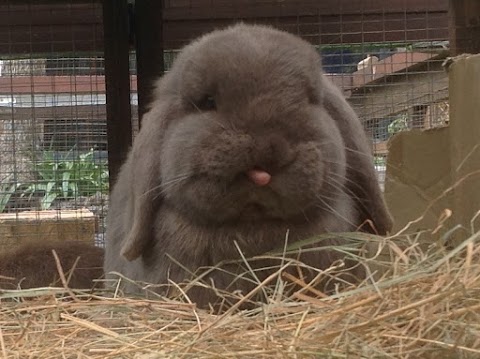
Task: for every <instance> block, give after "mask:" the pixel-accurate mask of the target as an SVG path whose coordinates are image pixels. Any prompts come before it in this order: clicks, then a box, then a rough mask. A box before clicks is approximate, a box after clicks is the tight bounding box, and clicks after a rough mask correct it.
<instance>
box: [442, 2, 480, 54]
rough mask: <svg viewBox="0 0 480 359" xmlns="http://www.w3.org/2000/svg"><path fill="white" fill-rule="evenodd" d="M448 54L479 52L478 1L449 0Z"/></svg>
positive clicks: (479, 16) (479, 7) (479, 25)
mask: <svg viewBox="0 0 480 359" xmlns="http://www.w3.org/2000/svg"><path fill="white" fill-rule="evenodd" d="M449 32H450V35H449V36H450V55H451V56H456V55H460V54H463V53H470V54H477V53H480V1H479V0H450V7H449Z"/></svg>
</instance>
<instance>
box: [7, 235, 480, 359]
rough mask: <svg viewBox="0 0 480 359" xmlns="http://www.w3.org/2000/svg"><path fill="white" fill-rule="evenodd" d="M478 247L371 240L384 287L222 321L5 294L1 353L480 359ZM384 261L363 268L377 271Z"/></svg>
mask: <svg viewBox="0 0 480 359" xmlns="http://www.w3.org/2000/svg"><path fill="white" fill-rule="evenodd" d="M365 237H366V236H364V237H363V240H365ZM479 237H480V232H478V233H476V234H474V235H472V236H471V237H470V238H469V239H467V240H466V241H464V242H463V243H461V244H460V245H459V246H457V247H455V248H453V249H449V250H446V249H443V246H441V245H436V244H432V245H430V246H429V247H428V248H421V246H420V245H419V236H416V237H414V238H412V237H411V236H410V237H407V236H405V237H402V238H395V239H377V238H375V237H374V236H369V241H373V240H378V241H379V242H378V243H379V244H381V246H383V248H384V252H387V253H388V254H390V255H391V257H392V260H393V263H388V262H386V263H384V265H385V266H387V268H388V269H390V270H389V271H388V272H387V273H385V275H383V277H381V278H378V279H376V280H373V279H372V278H370V280H369V281H366V282H365V283H363V284H361V285H360V286H358V287H356V288H353V289H350V290H348V291H346V292H341V293H337V294H336V295H333V296H331V297H325V296H324V295H322V294H321V293H316V292H315V291H313V290H310V289H309V288H308V287H305V288H304V289H305V290H304V291H303V292H302V293H299V294H297V295H296V298H282V299H280V300H279V299H275V298H276V297H275V296H274V295H273V296H272V298H271V300H270V303H269V304H266V305H259V306H257V307H256V308H255V309H252V310H248V311H235V308H233V309H232V310H231V311H228V312H227V313H225V314H223V315H213V314H209V313H207V312H206V311H202V310H197V309H195V306H194V305H192V304H189V303H188V302H185V301H184V303H181V302H178V301H172V300H147V299H131V298H130V299H129V298H125V297H113V296H112V295H109V294H107V293H105V292H104V293H103V294H102V293H97V294H95V295H91V294H90V295H89V294H85V293H82V292H80V291H74V290H69V291H66V290H65V289H62V288H57V289H48V288H38V289H31V290H18V291H4V292H3V293H2V292H0V300H1V308H0V354H1V355H3V357H5V358H22V359H26V358H137V359H156V358H215V357H222V358H229V357H232V358H479V357H480V315H479V313H480V260H479V259H480V241H479ZM380 258H381V257H380V256H375V257H373V258H370V259H366V260H365V261H366V263H368V264H369V265H370V268H371V269H372V271H373V268H377V269H378V268H380V265H381V264H382V263H381V261H380ZM284 279H285V278H284ZM290 279H291V278H290ZM285 280H288V278H286V279H285ZM297 281H298V279H297ZM274 294H275V293H274ZM2 298H3V299H2ZM1 355H0V356H1Z"/></svg>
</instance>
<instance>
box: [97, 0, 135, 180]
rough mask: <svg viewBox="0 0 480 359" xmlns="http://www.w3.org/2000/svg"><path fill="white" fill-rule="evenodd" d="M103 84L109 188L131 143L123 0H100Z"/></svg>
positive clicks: (126, 28)
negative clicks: (103, 63) (104, 89)
mask: <svg viewBox="0 0 480 359" xmlns="http://www.w3.org/2000/svg"><path fill="white" fill-rule="evenodd" d="M103 31H104V34H105V87H106V99H107V138H108V169H109V173H110V185H111V186H110V188H112V185H113V183H115V181H116V178H117V174H118V171H119V169H120V166H121V165H122V164H123V162H124V161H125V158H126V155H127V152H128V149H129V148H130V146H131V144H132V120H131V108H130V77H129V59H128V51H129V44H128V39H129V38H128V6H127V1H126V0H104V2H103Z"/></svg>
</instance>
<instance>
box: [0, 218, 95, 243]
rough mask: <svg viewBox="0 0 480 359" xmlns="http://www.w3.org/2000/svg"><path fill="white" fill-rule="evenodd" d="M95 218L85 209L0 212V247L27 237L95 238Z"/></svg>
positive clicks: (59, 238)
mask: <svg viewBox="0 0 480 359" xmlns="http://www.w3.org/2000/svg"><path fill="white" fill-rule="evenodd" d="M96 228H97V218H96V216H95V214H93V213H92V212H91V211H89V210H88V209H79V210H62V211H56V210H47V211H25V212H19V213H1V214H0V248H4V246H12V245H18V244H21V243H25V242H28V241H68V240H81V241H91V242H92V243H93V242H94V240H95V230H96Z"/></svg>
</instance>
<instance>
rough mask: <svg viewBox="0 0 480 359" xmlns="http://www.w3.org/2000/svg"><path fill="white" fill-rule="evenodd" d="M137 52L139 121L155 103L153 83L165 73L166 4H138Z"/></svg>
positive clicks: (155, 0) (156, 0)
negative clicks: (153, 99) (152, 102)
mask: <svg viewBox="0 0 480 359" xmlns="http://www.w3.org/2000/svg"><path fill="white" fill-rule="evenodd" d="M135 48H136V56H137V93H138V121H139V125H140V126H141V123H142V122H141V121H142V116H143V115H144V114H145V112H146V108H147V106H148V104H149V103H150V101H151V97H150V96H151V92H152V85H153V82H154V81H155V80H156V79H157V78H158V77H160V76H161V75H162V74H163V72H164V63H163V1H162V0H136V1H135Z"/></svg>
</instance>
